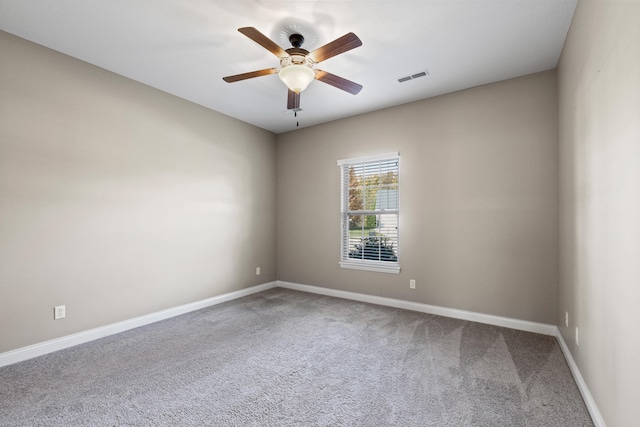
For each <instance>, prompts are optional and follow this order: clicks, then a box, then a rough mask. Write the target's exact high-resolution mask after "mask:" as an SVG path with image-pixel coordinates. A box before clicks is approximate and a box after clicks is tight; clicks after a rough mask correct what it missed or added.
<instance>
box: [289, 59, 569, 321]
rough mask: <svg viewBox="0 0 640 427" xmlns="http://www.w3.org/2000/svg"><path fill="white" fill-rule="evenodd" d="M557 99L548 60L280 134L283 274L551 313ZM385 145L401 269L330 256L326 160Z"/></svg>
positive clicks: (425, 299) (333, 229)
mask: <svg viewBox="0 0 640 427" xmlns="http://www.w3.org/2000/svg"><path fill="white" fill-rule="evenodd" d="M427 84H428V83H427ZM556 105H557V100H556V75H555V72H554V71H550V72H544V73H539V74H534V75H529V76H525V77H522V78H518V79H514V80H509V81H504V82H500V83H496V84H491V85H487V86H482V87H478V88H474V89H470V90H465V91H462V92H457V93H453V94H450V95H446V96H441V97H438V98H433V99H429V100H424V101H420V102H416V103H412V104H407V105H403V106H399V107H395V108H391V109H387V110H383V111H378V112H374V113H370V114H365V115H362V116H357V117H353V118H349V119H345V120H341V121H337V122H332V123H329V124H325V125H320V126H315V127H312V128H308V129H302V130H299V131H295V132H290V133H286V134H282V135H279V136H278V215H277V216H278V274H279V277H280V279H281V280H285V281H291V282H298V283H303V284H308V285H316V286H323V287H327V288H335V289H342V290H346V291H353V292H361V293H365V294H372V295H379V296H384V297H392V298H399V299H404V300H410V301H417V302H421V303H427V304H434V305H439V306H444V307H452V308H457V309H465V310H471V311H475V312H481V313H488V314H494V315H500V316H507V317H512V318H517V319H524V320H529V321H537V322H544V323H550V324H555V323H556V319H557V292H558V287H557V285H558V284H557V281H558V267H557V257H558V251H557V239H558V213H557V209H558V205H557V198H558V175H557V135H556V133H557V130H556ZM392 151H398V152H400V157H401V164H400V167H401V172H400V185H401V193H400V210H401V217H400V227H401V229H400V230H401V231H400V239H401V243H400V244H401V248H400V251H401V266H402V271H401V273H400V274H399V275H393V274H385V273H373V272H363V271H355V270H344V269H340V267H339V266H338V261H339V256H340V251H339V248H340V214H339V211H340V184H339V168H338V166H337V165H336V161H337V160H339V159H343V158H349V157H356V156H363V155H369V154H377V153H386V152H392ZM409 279H416V281H417V288H416V289H415V290H411V289H409Z"/></svg>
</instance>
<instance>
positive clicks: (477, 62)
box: [0, 0, 577, 133]
mask: <svg viewBox="0 0 640 427" xmlns="http://www.w3.org/2000/svg"><path fill="white" fill-rule="evenodd" d="M576 2H577V0H466V1H461V0H425V1H417V0H413V1H375V0H372V1H348V0H342V1H312V0H307V1H305V0H298V1H291V0H289V1H270V0H228V1H217V0H48V1H42V0H0V29H1V30H4V31H6V32H9V33H12V34H15V35H17V36H20V37H23V38H25V39H27V40H31V41H33V42H35V43H38V44H41V45H43V46H47V47H49V48H51V49H55V50H57V51H60V52H62V53H65V54H67V55H70V56H72V57H75V58H78V59H81V60H83V61H86V62H89V63H91V64H95V65H97V66H99V67H102V68H105V69H107V70H110V71H113V72H115V73H118V74H121V75H123V76H126V77H129V78H131V79H133V80H137V81H139V82H141V83H144V84H147V85H149V86H152V87H155V88H157V89H160V90H163V91H165V92H168V93H171V94H174V95H176V96H179V97H181V98H184V99H187V100H189V101H192V102H195V103H197V104H200V105H203V106H205V107H208V108H211V109H212V110H215V111H219V112H221V113H224V114H227V115H229V116H232V117H235V118H237V119H240V120H242V121H245V122H247V123H251V124H253V125H256V126H259V127H261V128H264V129H267V130H270V131H272V132H275V133H282V132H286V131H290V130H294V129H296V123H297V122H299V126H300V127H301V128H302V127H307V126H312V125H315V124H319V123H323V122H328V121H331V120H336V119H339V118H343V117H348V116H353V115H356V114H362V113H366V112H369V111H373V110H379V109H382V108H387V107H391V106H394V105H399V104H404V103H406V102H411V101H416V100H419V99H424V98H429V97H433V96H437V95H441V94H445V93H449V92H454V91H457V90H461V89H466V88H469V87H473V86H478V85H482V84H486V83H492V82H496V81H500V80H505V79H509V78H513V77H517V76H522V75H526V74H530V73H535V72H539V71H544V70H549V69H553V68H555V67H556V65H557V62H558V58H559V57H560V53H561V50H562V47H563V44H564V40H565V37H566V35H567V31H568V30H569V25H570V23H571V18H572V16H573V11H574V9H575V6H576ZM248 26H250V27H255V28H257V29H258V30H260V31H261V32H262V33H264V34H265V35H266V36H268V37H270V38H271V39H272V40H274V41H276V42H277V43H278V44H280V45H281V46H282V47H283V48H285V49H286V48H289V47H291V46H290V45H289V44H288V41H287V39H286V36H283V34H287V33H291V32H292V31H297V32H300V33H302V35H303V36H305V39H306V41H305V44H304V45H303V46H302V47H303V48H305V49H307V50H309V51H312V50H314V49H315V48H317V47H320V46H322V45H324V44H326V43H328V42H330V41H332V40H334V39H336V38H338V37H340V36H342V35H344V34H346V33H348V32H354V33H355V34H356V35H357V36H358V37H359V38H360V39H361V40H362V43H363V45H362V46H361V47H359V48H356V49H354V50H351V51H349V52H346V53H343V54H341V55H338V56H336V57H333V58H330V59H328V60H326V61H325V62H322V63H321V64H319V65H318V66H316V68H319V67H320V68H322V69H323V70H326V71H328V72H330V73H333V74H337V75H339V76H341V77H344V78H346V79H349V80H352V81H355V82H357V83H360V84H362V85H363V86H364V88H363V89H362V91H361V92H360V93H359V94H358V95H351V94H349V93H346V92H343V91H341V90H339V89H336V88H335V87H333V86H329V85H327V84H324V83H322V82H319V81H314V82H312V83H311V85H310V86H309V88H307V90H305V91H304V92H303V93H302V94H301V105H300V107H301V108H302V111H301V112H299V113H298V117H297V118H296V117H294V116H293V112H291V111H287V109H286V105H287V90H286V87H285V86H284V84H283V83H282V82H281V81H280V79H279V78H278V76H277V75H275V74H273V75H268V76H263V77H258V78H254V79H251V80H245V81H240V82H235V83H226V82H224V81H223V80H222V77H224V76H227V75H232V74H239V73H243V72H248V71H255V70H259V69H263V68H271V67H279V61H278V58H276V57H275V56H274V55H273V54H272V53H270V52H269V51H267V50H266V49H264V48H263V47H261V46H260V45H258V44H256V43H255V42H253V41H252V40H250V39H249V38H247V37H245V36H244V35H242V34H241V33H239V32H238V31H237V29H238V28H240V27H248ZM0 58H1V53H0ZM423 70H428V73H429V75H428V76H427V77H422V78H419V79H416V80H410V81H408V82H404V83H399V82H398V80H397V79H398V78H400V77H403V76H406V75H409V74H415V73H417V72H420V71H423Z"/></svg>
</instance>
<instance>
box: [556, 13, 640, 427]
mask: <svg viewBox="0 0 640 427" xmlns="http://www.w3.org/2000/svg"><path fill="white" fill-rule="evenodd" d="M558 70H559V71H558V83H559V86H558V87H559V95H558V96H559V111H558V112H559V143H560V150H561V151H560V159H561V163H560V169H561V171H562V173H561V205H560V206H561V230H562V234H561V281H560V283H561V285H560V299H559V313H558V318H559V320H558V323H559V324H560V325H561V327H560V329H561V333H562V335H563V337H564V339H565V340H566V342H567V344H568V345H569V347H570V350H571V353H572V355H573V358H574V359H575V360H576V363H577V365H578V367H579V369H580V371H581V373H582V375H583V377H584V378H585V381H586V383H587V385H588V387H589V389H590V390H591V393H592V394H593V397H594V399H595V401H596V403H597V406H598V408H599V410H600V412H601V413H602V416H603V418H604V421H605V422H606V424H607V426H609V427H623V426H635V425H638V420H639V419H640V405H638V402H640V338H639V337H640V334H639V332H638V326H639V325H640V2H638V1H583V0H580V2H579V3H578V7H577V9H576V12H575V15H574V18H573V22H572V25H571V29H570V31H569V36H568V38H567V41H566V43H565V47H564V51H563V53H562V57H561V60H560V64H559V68H558ZM565 312H568V313H569V319H570V322H569V323H570V324H569V328H566V327H564V315H565ZM576 326H577V327H579V329H580V342H579V343H580V345H579V346H577V344H576V341H575V327H576Z"/></svg>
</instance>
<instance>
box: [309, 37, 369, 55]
mask: <svg viewBox="0 0 640 427" xmlns="http://www.w3.org/2000/svg"><path fill="white" fill-rule="evenodd" d="M358 46H362V41H361V40H360V39H359V38H358V36H356V35H355V34H353V33H348V34H345V35H344V36H342V37H340V38H338V39H335V40H334V41H332V42H330V43H327V44H325V45H324V46H321V47H319V48H317V49H316V50H314V51H313V52H311V53H310V54H309V56H310V57H311V59H313V61H314V62H322V61H324V60H326V59H329V58H331V57H334V56H336V55H339V54H341V53H344V52H346V51H348V50H351V49H354V48H356V47H358Z"/></svg>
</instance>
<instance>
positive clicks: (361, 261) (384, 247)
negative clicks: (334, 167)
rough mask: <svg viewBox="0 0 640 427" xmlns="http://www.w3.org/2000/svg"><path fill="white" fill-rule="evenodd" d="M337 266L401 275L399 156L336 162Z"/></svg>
mask: <svg viewBox="0 0 640 427" xmlns="http://www.w3.org/2000/svg"><path fill="white" fill-rule="evenodd" d="M338 166H340V172H341V188H342V208H341V214H342V240H341V256H340V267H342V268H353V269H357V270H369V271H380V272H384V273H395V274H398V273H400V262H399V252H398V237H399V231H398V218H399V195H400V194H399V192H400V187H399V172H400V167H399V166H400V156H399V155H398V153H389V154H381V155H376V156H369V157H360V158H355V159H345V160H339V161H338Z"/></svg>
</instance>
